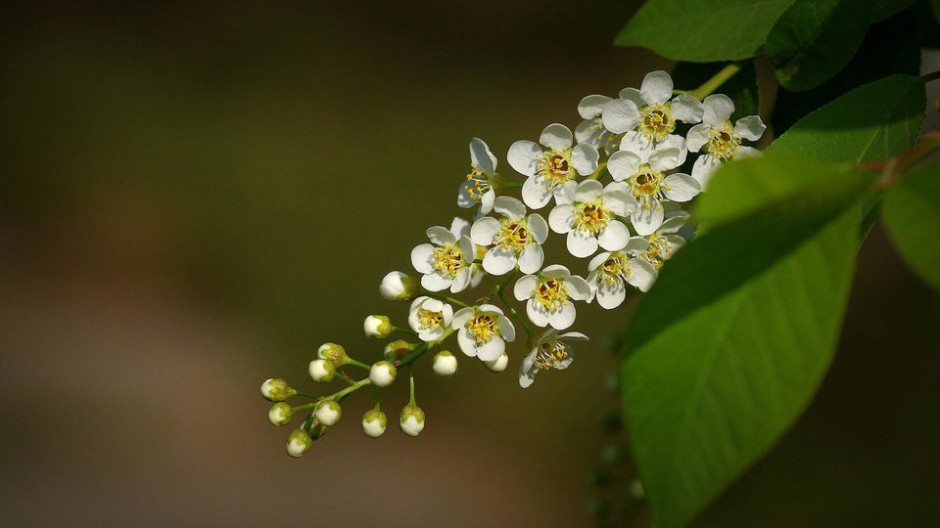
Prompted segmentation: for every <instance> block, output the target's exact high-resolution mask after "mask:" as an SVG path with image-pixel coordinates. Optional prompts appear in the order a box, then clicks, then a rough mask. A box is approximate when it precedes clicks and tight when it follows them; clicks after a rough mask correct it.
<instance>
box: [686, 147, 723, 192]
mask: <svg viewBox="0 0 940 528" xmlns="http://www.w3.org/2000/svg"><path fill="white" fill-rule="evenodd" d="M720 166H721V161H720V160H719V159H718V158H715V157H713V156H707V155H703V156H699V157H698V159H697V160H695V163H694V164H693V165H692V177H693V178H695V181H697V182H698V183H699V187H701V188H702V191H705V190H706V189H707V186H708V180H710V179H711V177H712V174H714V173H715V171H716V170H718V167H720Z"/></svg>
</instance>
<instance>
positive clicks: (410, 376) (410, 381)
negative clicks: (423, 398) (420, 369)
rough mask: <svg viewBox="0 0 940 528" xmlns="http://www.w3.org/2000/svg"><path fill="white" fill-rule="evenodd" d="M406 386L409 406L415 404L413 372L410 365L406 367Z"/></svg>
mask: <svg viewBox="0 0 940 528" xmlns="http://www.w3.org/2000/svg"><path fill="white" fill-rule="evenodd" d="M408 386H409V393H410V394H411V397H410V398H408V403H409V404H411V405H414V404H415V371H414V369H413V368H411V365H408Z"/></svg>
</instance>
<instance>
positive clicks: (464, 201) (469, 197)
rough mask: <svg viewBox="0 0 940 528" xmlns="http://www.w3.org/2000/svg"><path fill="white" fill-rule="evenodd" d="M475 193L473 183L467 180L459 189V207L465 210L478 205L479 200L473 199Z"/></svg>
mask: <svg viewBox="0 0 940 528" xmlns="http://www.w3.org/2000/svg"><path fill="white" fill-rule="evenodd" d="M473 191H475V188H474V186H473V182H472V181H469V180H465V181H463V182H461V183H460V188H459V189H457V205H459V206H460V207H463V208H465V209H466V208H468V207H473V206H474V205H476V204H477V200H476V199H475V198H473Z"/></svg>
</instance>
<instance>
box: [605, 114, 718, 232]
mask: <svg viewBox="0 0 940 528" xmlns="http://www.w3.org/2000/svg"><path fill="white" fill-rule="evenodd" d="M686 155H687V151H686V147H685V141H684V140H683V139H682V138H681V137H679V136H669V137H668V138H666V139H665V140H663V141H662V142H660V143H657V144H656V145H655V146H650V144H649V143H647V142H644V140H643V138H642V136H641V135H640V134H639V133H638V132H628V133H626V134H624V136H623V141H622V142H621V144H620V151H619V152H615V153H613V154H612V155H611V156H610V159H609V160H607V170H609V171H610V174H611V176H613V178H614V180H616V181H622V182H624V183H626V184H627V185H628V186H629V187H630V193H631V194H633V196H634V198H636V201H637V211H636V212H635V213H633V214H632V215H631V216H630V222H631V223H633V227H634V229H636V232H637V233H639V234H640V235H644V236H645V235H649V234H651V233H653V232H655V231H656V229H658V228H659V226H660V225H661V224H662V223H663V218H665V212H664V210H663V203H662V200H664V199H669V200H672V201H674V202H687V201H689V200H691V199H692V198H694V197H695V195H697V194H698V193H699V192H701V187H700V186H699V183H698V181H696V180H695V178H693V177H691V176H689V175H687V174H671V175H669V176H666V175H665V172H666V171H670V170H672V169H675V168H676V167H678V166H680V165H682V163H684V162H685V158H686Z"/></svg>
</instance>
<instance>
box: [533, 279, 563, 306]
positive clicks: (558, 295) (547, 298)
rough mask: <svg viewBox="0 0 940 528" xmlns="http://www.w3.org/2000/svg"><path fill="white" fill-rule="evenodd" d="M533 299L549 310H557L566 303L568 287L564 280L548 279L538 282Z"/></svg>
mask: <svg viewBox="0 0 940 528" xmlns="http://www.w3.org/2000/svg"><path fill="white" fill-rule="evenodd" d="M535 299H536V301H538V303H539V304H541V305H542V306H543V307H544V308H545V309H546V310H548V311H549V312H553V313H554V312H557V311H558V310H561V308H562V307H563V306H564V305H566V304H568V287H567V286H566V285H565V281H559V280H555V279H548V280H545V281H542V282H541V283H539V287H538V289H537V290H535Z"/></svg>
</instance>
